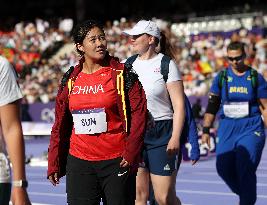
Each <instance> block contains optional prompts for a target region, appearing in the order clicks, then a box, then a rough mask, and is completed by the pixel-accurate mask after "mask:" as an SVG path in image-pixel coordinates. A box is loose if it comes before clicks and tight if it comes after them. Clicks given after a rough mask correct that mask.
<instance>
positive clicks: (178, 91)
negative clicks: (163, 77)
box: [166, 81, 185, 155]
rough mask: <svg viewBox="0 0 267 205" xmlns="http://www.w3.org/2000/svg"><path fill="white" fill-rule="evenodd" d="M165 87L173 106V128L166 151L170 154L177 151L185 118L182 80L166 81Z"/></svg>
mask: <svg viewBox="0 0 267 205" xmlns="http://www.w3.org/2000/svg"><path fill="white" fill-rule="evenodd" d="M167 89H168V92H169V95H170V98H171V103H172V107H173V130H172V136H171V139H170V141H169V143H168V146H167V150H166V151H167V152H168V154H170V155H172V154H175V153H178V152H179V149H180V137H181V134H182V130H183V126H184V120H185V106H184V104H185V103H184V87H183V82H182V81H174V82H170V83H167Z"/></svg>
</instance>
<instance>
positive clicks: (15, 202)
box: [11, 187, 31, 205]
mask: <svg viewBox="0 0 267 205" xmlns="http://www.w3.org/2000/svg"><path fill="white" fill-rule="evenodd" d="M11 201H12V205H31V202H30V200H29V197H28V194H27V191H26V188H23V187H13V188H12V194H11Z"/></svg>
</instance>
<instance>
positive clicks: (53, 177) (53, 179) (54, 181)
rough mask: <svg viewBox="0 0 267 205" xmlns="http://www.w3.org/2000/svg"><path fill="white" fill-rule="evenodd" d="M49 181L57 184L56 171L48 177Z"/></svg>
mask: <svg viewBox="0 0 267 205" xmlns="http://www.w3.org/2000/svg"><path fill="white" fill-rule="evenodd" d="M48 179H49V181H50V182H51V183H52V184H53V185H54V186H56V185H57V184H59V178H58V173H57V172H55V173H53V174H51V175H50V176H49V177H48Z"/></svg>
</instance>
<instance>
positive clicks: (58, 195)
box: [28, 191, 67, 197]
mask: <svg viewBox="0 0 267 205" xmlns="http://www.w3.org/2000/svg"><path fill="white" fill-rule="evenodd" d="M28 193H29V194H30V195H36V196H57V197H66V196H67V195H66V194H53V193H41V192H31V191H30V192H28Z"/></svg>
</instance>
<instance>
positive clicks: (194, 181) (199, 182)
mask: <svg viewBox="0 0 267 205" xmlns="http://www.w3.org/2000/svg"><path fill="white" fill-rule="evenodd" d="M176 182H184V183H193V184H220V185H221V184H222V185H225V183H224V182H223V181H219V180H212V181H211V180H209V181H207V180H192V179H177V180H176ZM257 186H259V187H267V184H265V183H257Z"/></svg>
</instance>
